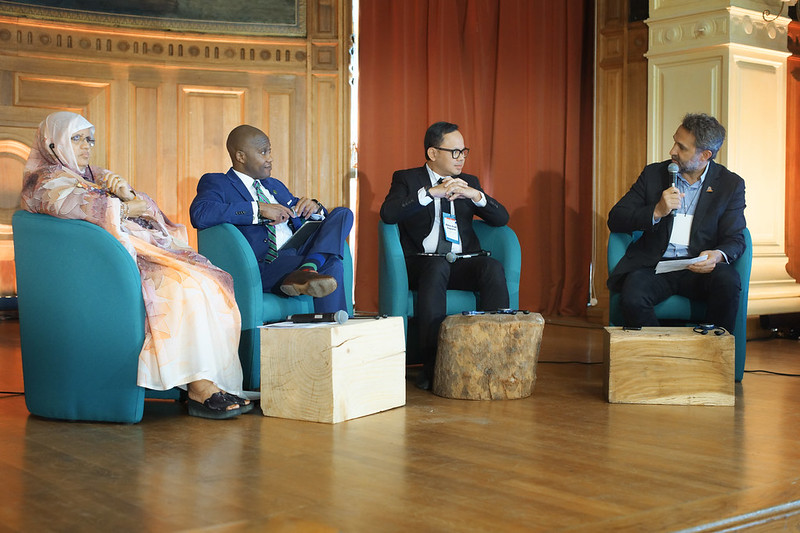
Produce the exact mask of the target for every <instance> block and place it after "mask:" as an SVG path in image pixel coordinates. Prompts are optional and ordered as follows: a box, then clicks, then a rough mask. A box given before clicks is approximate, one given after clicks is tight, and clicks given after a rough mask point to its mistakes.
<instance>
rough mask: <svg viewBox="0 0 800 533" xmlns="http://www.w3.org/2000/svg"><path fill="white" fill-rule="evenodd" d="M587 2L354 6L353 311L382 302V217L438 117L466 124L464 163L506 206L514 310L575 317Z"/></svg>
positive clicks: (582, 303) (586, 161)
mask: <svg viewBox="0 0 800 533" xmlns="http://www.w3.org/2000/svg"><path fill="white" fill-rule="evenodd" d="M593 5H594V2H592V1H591V0H581V1H570V2H552V1H548V0H483V1H476V0H403V1H402V2H384V1H378V0H361V3H360V13H359V17H360V28H359V32H360V43H359V45H360V97H359V113H360V121H359V139H360V141H359V158H358V188H359V195H358V202H359V204H358V207H357V209H358V217H359V219H358V228H357V239H358V241H357V242H358V252H357V253H358V262H357V265H356V308H357V309H358V310H362V311H374V310H376V309H377V305H378V290H377V286H378V282H377V270H378V269H377V223H378V220H379V215H378V212H379V210H380V205H381V203H382V202H383V199H384V197H385V195H386V193H387V192H388V190H389V183H390V182H391V177H392V172H393V171H394V170H397V169H402V168H412V167H418V166H421V165H422V164H423V163H424V161H425V158H424V149H423V137H424V134H425V130H426V128H427V127H428V126H429V125H430V124H431V123H433V122H436V121H439V120H447V121H449V122H455V123H456V124H458V125H459V126H460V130H461V132H462V133H463V135H464V139H465V143H466V145H467V146H468V147H469V148H470V149H471V151H470V156H469V159H468V160H467V164H466V166H465V169H464V171H465V172H467V173H470V174H475V175H477V176H478V177H479V178H480V180H481V184H482V185H483V188H484V189H485V190H486V192H487V193H488V194H490V195H492V196H494V197H495V198H497V199H498V200H499V201H500V202H501V203H503V205H505V206H506V208H507V209H508V211H509V213H510V214H511V221H510V222H509V226H511V228H513V229H514V231H515V232H516V233H517V236H518V237H519V240H520V244H521V245H522V279H521V287H520V306H521V307H522V308H526V309H531V310H534V311H537V312H541V313H544V314H547V315H555V314H560V315H581V314H584V313H585V310H586V303H587V301H588V298H589V265H590V261H591V247H592V240H591V239H592V215H591V209H592V128H593V119H592V115H593V112H592V106H593V93H592V89H593V66H594V52H593V43H594V25H593V16H592V10H593Z"/></svg>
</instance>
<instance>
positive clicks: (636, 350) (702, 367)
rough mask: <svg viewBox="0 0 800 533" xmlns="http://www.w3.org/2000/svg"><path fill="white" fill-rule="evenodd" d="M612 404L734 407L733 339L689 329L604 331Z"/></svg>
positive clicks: (606, 379) (616, 329)
mask: <svg viewBox="0 0 800 533" xmlns="http://www.w3.org/2000/svg"><path fill="white" fill-rule="evenodd" d="M605 329H606V333H605V337H606V339H605V341H606V342H605V359H604V363H605V384H604V385H605V386H604V388H605V393H606V397H607V398H608V401H609V402H611V403H649V404H673V405H733V404H734V400H735V395H734V379H733V372H734V337H733V335H731V334H729V333H725V334H724V335H716V334H714V332H713V331H709V332H707V333H706V334H705V335H703V334H701V333H696V332H694V331H693V329H692V328H656V327H653V328H642V329H641V330H638V331H637V330H623V329H622V328H616V327H610V328H605Z"/></svg>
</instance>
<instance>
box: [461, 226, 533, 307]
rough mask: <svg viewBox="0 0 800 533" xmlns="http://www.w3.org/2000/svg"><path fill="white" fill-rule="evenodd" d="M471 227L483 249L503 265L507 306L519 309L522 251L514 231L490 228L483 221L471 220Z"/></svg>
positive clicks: (504, 228) (506, 228) (505, 228)
mask: <svg viewBox="0 0 800 533" xmlns="http://www.w3.org/2000/svg"><path fill="white" fill-rule="evenodd" d="M472 227H473V228H474V229H475V233H476V234H477V235H478V239H479V240H480V241H481V246H482V247H483V249H485V250H488V251H490V252H491V253H492V257H494V258H495V259H497V260H498V261H500V262H501V263H502V264H503V270H505V274H506V285H507V286H508V298H509V305H510V306H511V307H512V308H513V309H516V308H517V307H519V280H520V274H521V271H522V250H521V249H520V245H519V239H517V234H516V233H514V230H512V229H511V228H509V227H508V226H499V227H496V226H490V225H489V224H487V223H486V222H484V221H483V220H477V219H476V220H473V221H472Z"/></svg>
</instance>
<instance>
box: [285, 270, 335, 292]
mask: <svg viewBox="0 0 800 533" xmlns="http://www.w3.org/2000/svg"><path fill="white" fill-rule="evenodd" d="M335 290H336V279H334V278H333V276H326V275H324V274H319V273H317V272H314V271H313V270H295V271H294V272H290V273H289V274H288V275H287V276H286V277H285V278H283V281H282V282H281V292H283V294H285V295H287V296H299V295H301V294H307V295H309V296H311V297H313V298H322V297H323V296H327V295H329V294H330V293H332V292H333V291H335Z"/></svg>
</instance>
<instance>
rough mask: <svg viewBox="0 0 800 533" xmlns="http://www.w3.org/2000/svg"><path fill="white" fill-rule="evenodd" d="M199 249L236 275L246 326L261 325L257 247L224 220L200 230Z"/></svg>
mask: <svg viewBox="0 0 800 533" xmlns="http://www.w3.org/2000/svg"><path fill="white" fill-rule="evenodd" d="M197 248H198V251H199V252H200V253H201V254H202V255H204V256H206V257H207V258H208V260H209V261H211V262H212V263H213V264H214V265H215V266H217V267H219V268H221V269H222V270H224V271H226V272H227V273H229V274H230V275H231V276H232V277H233V290H234V293H235V295H236V304H237V305H238V306H239V313H240V314H241V315H242V329H244V330H246V329H252V328H256V327H258V326H260V325H261V316H262V311H263V309H262V307H263V297H262V289H261V273H260V272H259V270H258V262H257V261H256V256H255V254H254V253H253V249H252V248H251V247H250V244H249V243H248V242H247V239H245V238H244V235H242V232H240V231H239V230H238V229H236V227H235V226H233V225H232V224H220V225H218V226H212V227H210V228H207V229H204V230H200V231H198V232H197Z"/></svg>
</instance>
